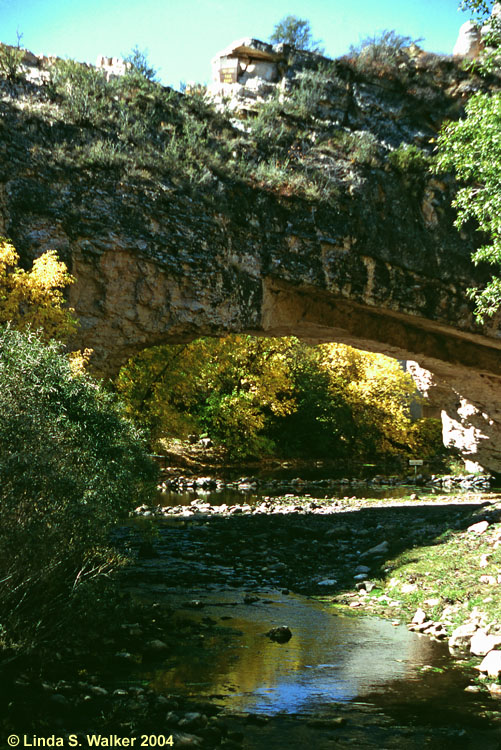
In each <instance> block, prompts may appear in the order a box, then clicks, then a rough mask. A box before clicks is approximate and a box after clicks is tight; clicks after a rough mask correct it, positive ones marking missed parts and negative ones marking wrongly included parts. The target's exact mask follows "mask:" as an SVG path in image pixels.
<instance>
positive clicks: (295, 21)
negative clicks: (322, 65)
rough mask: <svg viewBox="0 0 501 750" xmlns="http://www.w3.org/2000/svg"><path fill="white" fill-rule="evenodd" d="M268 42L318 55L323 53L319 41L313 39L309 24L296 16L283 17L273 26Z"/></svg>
mask: <svg viewBox="0 0 501 750" xmlns="http://www.w3.org/2000/svg"><path fill="white" fill-rule="evenodd" d="M270 41H271V42H273V44H280V43H284V44H290V45H291V47H294V48H295V49H300V50H309V51H310V52H318V54H320V55H322V54H323V52H324V50H323V48H322V47H320V46H319V44H320V42H321V40H320V39H313V36H312V33H311V27H310V22H309V21H307V20H306V19H304V18H298V17H297V16H284V18H282V20H281V21H279V22H278V23H277V24H275V28H274V29H273V34H271V36H270Z"/></svg>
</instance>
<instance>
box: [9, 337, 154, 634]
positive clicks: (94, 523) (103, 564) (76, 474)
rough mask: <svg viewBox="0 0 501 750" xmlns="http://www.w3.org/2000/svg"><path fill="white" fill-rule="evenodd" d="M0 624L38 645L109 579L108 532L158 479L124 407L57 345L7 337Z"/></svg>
mask: <svg viewBox="0 0 501 750" xmlns="http://www.w3.org/2000/svg"><path fill="white" fill-rule="evenodd" d="M0 457H1V459H0V612H1V615H0V624H1V626H2V627H3V629H4V630H5V631H6V632H7V634H8V636H9V637H10V638H11V639H14V640H16V641H18V642H19V641H25V642H26V641H36V640H37V639H38V638H40V637H41V636H46V634H47V631H48V630H51V629H54V628H56V627H57V625H58V624H59V623H61V620H63V619H64V614H65V611H66V606H67V605H68V603H69V601H70V599H71V595H72V592H73V591H74V590H75V589H76V588H77V587H78V586H79V584H81V583H82V582H84V581H86V580H89V579H92V578H94V577H95V576H96V575H98V574H99V573H101V572H103V571H106V570H109V569H111V568H112V567H113V564H114V554H113V553H112V552H110V551H109V550H107V542H108V538H107V537H108V534H109V531H110V528H111V527H112V526H113V525H114V524H116V522H117V521H118V520H119V519H122V518H124V517H125V516H126V515H127V513H128V511H130V510H131V509H132V508H133V507H135V505H137V504H140V503H141V502H143V501H144V500H145V499H149V498H151V496H152V492H153V491H154V487H155V477H156V469H155V467H154V466H153V465H152V463H151V461H150V460H149V459H148V457H147V455H146V452H145V448H144V444H143V439H142V436H141V434H140V432H139V431H138V430H137V429H136V428H135V427H134V426H133V424H132V423H131V422H129V421H128V420H127V419H126V418H125V416H124V413H123V409H122V407H121V406H120V404H119V403H118V402H117V401H116V399H115V398H114V397H113V396H112V395H111V394H109V393H108V392H106V391H105V390H104V389H103V388H102V386H101V385H100V384H99V383H97V382H95V381H93V380H92V379H91V378H89V377H88V376H86V375H80V376H75V375H74V373H73V371H72V369H71V367H70V364H69V362H68V360H67V358H66V357H65V356H64V355H63V354H62V353H61V349H60V346H59V345H58V344H56V343H53V342H52V343H50V344H48V345H46V344H44V343H43V342H42V340H41V338H40V337H39V336H38V335H37V334H35V333H33V332H29V331H28V332H24V333H23V332H20V331H15V330H12V329H11V328H8V327H3V328H1V327H0Z"/></svg>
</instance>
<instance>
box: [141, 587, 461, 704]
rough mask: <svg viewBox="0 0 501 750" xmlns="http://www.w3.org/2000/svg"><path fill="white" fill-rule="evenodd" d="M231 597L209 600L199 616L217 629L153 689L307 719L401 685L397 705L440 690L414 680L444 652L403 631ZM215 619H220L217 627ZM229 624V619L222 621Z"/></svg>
mask: <svg viewBox="0 0 501 750" xmlns="http://www.w3.org/2000/svg"><path fill="white" fill-rule="evenodd" d="M235 598H236V596H235V592H234V591H230V590H226V591H220V592H218V593H217V594H215V595H214V599H215V600H216V601H217V602H218V603H217V604H214V605H212V606H210V605H209V606H206V607H205V608H204V610H203V613H204V614H203V615H202V614H198V615H194V616H197V617H199V618H202V617H203V616H205V617H206V616H207V614H209V615H210V617H211V618H213V619H216V620H218V621H219V623H221V626H222V627H221V630H220V632H219V633H218V635H216V636H212V637H211V638H210V639H207V642H206V643H205V645H204V647H203V648H197V647H196V646H194V647H193V648H191V649H190V651H189V653H186V654H182V655H181V656H180V658H179V660H178V661H177V663H175V664H171V665H170V666H169V668H168V669H166V670H159V671H157V672H156V673H155V674H154V675H150V676H151V678H152V684H153V687H155V688H156V689H158V690H160V691H162V692H181V693H185V694H196V695H198V696H214V695H217V696H220V697H221V698H224V702H225V705H226V707H227V708H228V709H230V710H233V711H251V712H255V713H266V714H273V713H279V712H291V713H312V712H314V711H318V709H319V707H321V706H322V705H325V706H327V705H328V704H331V703H339V702H349V701H353V700H355V699H359V698H360V697H361V696H364V695H367V694H369V693H371V694H374V693H378V692H384V691H385V687H386V686H387V685H388V684H390V683H391V684H392V686H393V687H394V686H395V684H400V686H401V690H399V694H400V696H399V699H400V698H401V696H402V695H404V696H405V695H407V696H408V700H412V701H413V702H414V701H416V700H419V693H420V691H426V693H427V694H429V689H430V679H431V680H432V681H434V682H435V683H436V684H437V690H440V686H439V685H438V683H440V681H441V679H442V678H443V676H442V675H441V674H434V673H432V674H431V676H430V673H427V674H426V679H425V678H424V676H423V674H422V673H421V672H420V668H421V667H423V666H425V665H426V666H432V667H437V666H440V665H443V664H444V663H446V662H447V661H448V653H447V648H446V646H445V645H444V644H439V643H437V642H434V641H432V640H430V639H429V638H426V637H421V636H419V635H417V634H415V633H410V632H408V631H407V629H406V628H405V627H404V626H399V627H394V626H392V625H391V623H389V622H387V621H384V620H380V619H377V618H372V617H359V616H349V615H339V616H334V615H333V610H332V608H331V607H329V606H328V605H325V604H322V603H319V602H316V601H314V600H310V599H306V598H304V597H300V596H296V595H290V596H285V595H280V594H278V593H274V594H272V595H270V596H269V597H268V601H267V603H264V602H263V601H261V602H258V603H256V604H252V605H244V604H238V605H234V606H231V604H230V602H234V601H235ZM221 617H223V618H225V619H223V620H222V619H220V618H221ZM226 618H231V619H226ZM281 624H287V625H288V626H289V627H290V628H291V630H292V632H293V637H292V639H291V640H290V641H289V642H288V643H285V644H279V643H275V642H273V641H271V640H270V639H269V638H267V637H266V636H265V635H264V633H266V631H268V630H269V629H270V628H271V627H274V626H276V625H281Z"/></svg>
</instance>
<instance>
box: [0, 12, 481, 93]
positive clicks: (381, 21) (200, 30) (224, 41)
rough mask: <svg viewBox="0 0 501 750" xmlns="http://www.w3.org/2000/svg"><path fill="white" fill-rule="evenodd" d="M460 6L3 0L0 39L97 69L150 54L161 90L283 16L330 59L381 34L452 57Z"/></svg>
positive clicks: (195, 77)
mask: <svg viewBox="0 0 501 750" xmlns="http://www.w3.org/2000/svg"><path fill="white" fill-rule="evenodd" d="M458 5H459V0H306V1H304V2H303V0H271V1H270V0H249V1H248V2H243V1H242V0H241V1H240V2H238V1H237V0H0V41H2V42H6V43H8V44H15V43H16V32H17V30H19V32H20V33H22V34H23V38H22V45H23V46H24V47H26V48H27V49H30V50H31V51H32V52H35V53H36V54H40V53H43V54H46V55H57V56H59V57H71V58H73V59H75V60H80V61H86V62H91V63H94V62H95V60H96V57H97V55H98V54H103V55H107V56H109V57H112V56H115V57H123V56H124V55H126V54H128V53H129V52H130V51H131V49H132V48H133V47H134V46H135V45H137V46H138V47H139V48H140V49H141V50H147V51H148V56H149V60H150V62H151V63H152V65H153V66H154V67H155V68H156V69H157V70H159V77H160V78H161V80H162V81H163V83H165V84H170V85H174V86H176V87H177V86H178V85H179V82H180V81H186V82H187V81H198V82H201V83H205V82H207V81H209V80H210V60H211V58H212V57H213V56H214V55H215V53H216V52H218V51H219V50H220V49H223V48H224V47H226V46H227V45H228V44H230V42H232V41H234V40H235V39H239V38H241V37H244V36H252V37H255V38H257V39H262V40H267V39H268V37H269V35H270V34H271V33H272V31H273V27H274V26H275V24H276V23H277V22H278V21H279V20H280V19H281V18H282V17H283V16H285V15H288V14H292V15H296V16H298V17H299V18H306V19H308V20H309V21H310V23H311V28H312V31H313V35H314V37H315V39H321V40H322V42H323V46H324V47H325V52H326V54H327V55H328V56H329V57H338V56H340V55H342V54H344V53H345V52H347V50H348V48H349V46H350V44H357V42H359V41H360V40H361V39H363V38H365V37H367V36H371V35H374V34H375V33H377V32H378V31H382V30H383V29H395V31H397V32H398V33H399V34H402V35H405V36H410V37H412V38H414V39H416V38H422V39H423V41H422V42H421V46H422V47H424V49H426V50H428V51H431V52H445V53H448V54H449V53H451V52H452V48H453V46H454V42H455V40H456V37H457V33H458V30H459V27H460V26H461V24H462V23H464V21H465V20H467V16H465V15H464V14H462V13H460V12H459V11H458V10H457V7H458Z"/></svg>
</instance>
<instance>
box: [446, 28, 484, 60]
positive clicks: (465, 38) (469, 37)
mask: <svg viewBox="0 0 501 750" xmlns="http://www.w3.org/2000/svg"><path fill="white" fill-rule="evenodd" d="M481 48H482V42H481V33H480V29H479V28H478V26H477V25H476V24H474V23H473V21H466V23H464V24H463V25H462V26H461V28H460V29H459V35H458V38H457V41H456V44H455V45H454V49H453V50H452V54H453V55H454V56H455V57H460V56H461V57H469V58H473V57H477V56H478V55H479V53H480V50H481Z"/></svg>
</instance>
